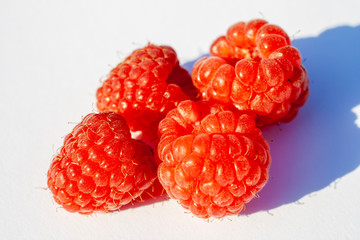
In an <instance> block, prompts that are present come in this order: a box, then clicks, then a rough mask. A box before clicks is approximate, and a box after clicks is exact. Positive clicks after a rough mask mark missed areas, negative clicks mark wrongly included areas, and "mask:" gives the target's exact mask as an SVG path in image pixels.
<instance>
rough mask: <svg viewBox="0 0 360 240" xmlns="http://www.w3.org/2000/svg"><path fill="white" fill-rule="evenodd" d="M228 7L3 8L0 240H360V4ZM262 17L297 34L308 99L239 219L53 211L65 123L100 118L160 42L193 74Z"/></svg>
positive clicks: (270, 133) (155, 210)
mask: <svg viewBox="0 0 360 240" xmlns="http://www.w3.org/2000/svg"><path fill="white" fill-rule="evenodd" d="M222 2H225V1H222ZM222 2H220V1H181V2H177V3H175V1H145V0H144V1H126V2H125V1H106V3H105V2H104V1H97V2H95V1H85V0H84V1H68V2H67V3H64V1H10V0H8V1H0V90H1V95H0V111H1V117H0V124H1V128H0V146H1V147H0V148H1V152H0V182H1V184H0V233H1V239H358V238H359V236H360V228H359V226H360V208H359V206H358V203H359V202H360V191H359V190H360V187H359V182H360V168H359V167H358V166H359V163H360V150H359V149H360V148H359V147H358V146H359V143H360V129H359V128H357V126H356V125H355V123H354V121H355V119H356V116H355V114H354V113H353V112H351V110H352V109H353V108H354V107H355V106H357V105H359V104H360V95H359V90H360V81H359V80H360V72H359V70H358V64H359V63H360V48H359V44H358V43H359V40H360V27H359V24H360V16H359V13H358V11H359V9H360V2H359V1H357V0H354V1H325V0H324V1H313V0H311V1H310V0H306V1H301V2H290V1H265V0H264V1H260V0H257V1H244V2H240V1H227V2H226V3H222ZM262 15H263V16H265V19H266V20H268V21H269V22H271V23H274V24H278V25H280V26H282V27H283V28H284V29H285V30H286V31H287V32H288V34H289V35H291V36H292V35H294V34H295V37H293V39H294V38H295V41H294V45H295V46H297V47H298V48H299V49H300V51H301V52H302V54H303V57H304V59H306V61H305V62H304V65H305V66H306V68H307V69H308V72H309V76H310V79H311V86H310V87H311V96H310V99H309V102H308V103H307V105H306V106H305V107H304V108H303V109H301V111H300V114H299V116H298V117H297V118H296V119H295V121H293V122H291V123H289V124H282V125H280V126H274V127H271V128H268V129H266V130H265V133H264V134H265V136H266V138H267V139H268V140H272V143H271V153H272V156H273V165H272V167H271V170H270V172H271V175H272V178H271V179H270V181H269V183H268V185H266V187H265V188H264V190H263V191H261V192H260V196H261V198H260V199H255V200H253V201H252V202H251V203H250V204H249V205H248V206H247V209H246V211H245V212H244V214H243V215H241V216H232V217H229V218H226V219H223V220H214V221H212V222H210V223H208V222H205V221H204V220H201V219H197V218H195V217H192V216H191V215H190V214H184V209H183V208H182V207H180V206H178V204H177V203H176V202H175V201H165V202H157V203H154V204H150V205H147V206H142V207H137V208H129V209H127V210H124V211H120V212H116V213H112V214H95V215H92V216H81V215H78V214H70V213H67V212H65V211H64V210H63V209H61V208H59V207H58V205H56V204H55V203H54V202H53V201H52V199H51V194H50V192H49V191H48V190H44V189H42V188H44V187H46V172H47V170H48V167H49V164H50V161H51V159H52V156H53V155H54V154H55V153H56V149H58V148H59V147H60V146H61V144H62V141H63V138H62V137H63V136H65V135H66V134H67V133H68V132H69V131H70V130H71V129H72V128H73V126H74V124H72V123H68V122H74V123H77V122H79V121H80V120H81V116H84V115H86V114H87V113H89V112H92V111H95V105H94V104H95V91H96V89H97V88H98V87H99V86H100V82H99V80H100V79H103V78H104V76H106V74H107V73H108V72H109V70H110V69H111V66H115V65H116V64H117V63H118V62H119V61H120V60H121V59H122V58H123V57H125V56H126V54H128V53H130V52H131V51H132V50H134V49H135V48H138V47H141V46H143V45H144V44H146V43H147V42H148V41H151V42H153V43H155V44H168V45H171V46H173V47H174V48H175V49H176V51H177V53H178V56H179V59H180V60H181V63H183V64H185V63H186V64H185V66H187V67H190V66H191V63H190V62H193V61H194V60H195V59H196V58H198V57H200V56H201V55H203V54H206V53H207V52H208V47H209V45H210V44H211V42H212V41H213V40H214V39H215V38H216V37H217V36H218V35H220V34H224V33H225V31H226V29H227V27H229V26H230V25H231V24H233V23H235V22H237V21H242V20H244V21H248V20H250V19H253V18H261V17H262ZM346 26H352V27H346ZM298 30H301V31H300V32H298ZM119 56H120V57H119ZM245 214H246V215H245ZM205 237H206V238H205Z"/></svg>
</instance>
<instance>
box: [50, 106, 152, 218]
mask: <svg viewBox="0 0 360 240" xmlns="http://www.w3.org/2000/svg"><path fill="white" fill-rule="evenodd" d="M153 156H154V154H153V151H152V149H151V148H150V147H149V146H148V145H146V144H145V143H143V142H141V141H140V140H134V139H131V135H130V129H129V127H128V125H127V123H126V121H125V119H124V118H123V117H121V116H120V115H119V114H116V113H112V112H104V113H100V114H95V113H92V114H89V115H87V116H86V117H85V118H84V119H83V120H82V122H81V123H79V124H78V125H76V126H75V128H74V129H73V130H72V132H71V133H70V134H68V135H67V136H66V137H65V140H64V146H63V147H62V148H61V150H60V153H59V154H58V155H57V156H56V157H55V158H54V159H53V161H52V163H51V165H50V169H49V171H48V174H47V177H48V181H47V183H48V187H49V189H50V190H51V191H52V193H53V195H54V199H55V201H56V202H57V203H58V204H60V205H62V206H63V207H64V208H65V209H66V210H67V211H69V212H78V213H82V214H90V213H92V212H94V211H106V212H108V211H114V210H118V209H119V208H120V207H121V206H123V205H125V204H128V203H130V202H131V201H132V200H134V199H135V198H137V197H138V196H140V194H141V193H142V192H143V191H144V190H146V189H147V188H148V187H150V186H151V185H152V183H153V182H154V180H155V179H156V164H155V162H154V159H153Z"/></svg>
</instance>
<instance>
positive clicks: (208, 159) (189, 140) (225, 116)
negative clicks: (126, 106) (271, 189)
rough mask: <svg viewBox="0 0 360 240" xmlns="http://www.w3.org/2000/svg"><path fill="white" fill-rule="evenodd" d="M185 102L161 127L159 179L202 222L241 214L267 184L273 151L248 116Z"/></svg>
mask: <svg viewBox="0 0 360 240" xmlns="http://www.w3.org/2000/svg"><path fill="white" fill-rule="evenodd" d="M209 105H210V104H209V103H207V102H202V101H200V102H193V101H191V100H186V101H183V102H181V103H180V104H179V105H178V106H177V108H176V109H173V110H171V111H170V112H169V113H168V114H167V116H166V117H165V118H164V119H163V120H162V121H161V122H160V124H159V129H158V134H159V136H160V143H159V145H158V155H159V158H160V159H161V160H162V163H161V164H160V165H159V168H158V178H159V180H160V183H161V184H162V185H163V187H164V188H165V190H166V191H167V193H168V194H169V196H170V197H171V198H174V199H177V200H179V201H180V202H181V205H182V206H183V207H185V208H186V209H189V210H190V211H191V212H192V213H193V214H195V215H196V216H198V217H202V218H208V217H216V218H222V217H224V216H225V215H227V214H237V213H239V212H240V211H241V210H242V209H243V207H244V204H245V203H247V202H249V201H250V200H251V199H252V198H253V197H254V196H256V194H257V192H258V191H260V190H261V189H262V188H263V186H264V185H265V184H266V182H267V179H268V170H269V166H270V161H271V160H270V154H269V146H268V144H267V143H266V142H265V140H264V139H263V137H262V133H261V131H260V130H259V129H258V128H256V126H255V121H254V119H253V118H252V117H250V116H249V115H247V114H240V113H234V112H232V111H227V110H222V109H221V108H216V107H215V108H214V107H210V106H209Z"/></svg>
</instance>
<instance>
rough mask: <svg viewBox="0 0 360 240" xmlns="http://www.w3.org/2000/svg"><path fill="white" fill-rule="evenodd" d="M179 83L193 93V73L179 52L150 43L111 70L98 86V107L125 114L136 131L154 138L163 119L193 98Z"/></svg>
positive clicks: (145, 136)
mask: <svg viewBox="0 0 360 240" xmlns="http://www.w3.org/2000/svg"><path fill="white" fill-rule="evenodd" d="M179 86H180V87H184V89H186V91H189V93H190V94H191V95H193V93H192V92H191V91H192V90H191V89H194V87H191V86H192V80H191V77H190V76H189V74H188V73H187V71H186V70H185V69H183V68H182V67H181V66H180V65H179V61H178V59H177V56H176V52H175V51H174V50H173V49H172V48H171V47H168V46H156V45H152V44H149V45H148V46H146V47H144V48H141V49H137V50H135V51H134V52H133V53H132V54H131V55H130V56H128V57H127V58H126V59H125V61H123V62H122V63H120V64H119V65H118V66H117V67H115V68H114V69H113V70H112V71H111V72H110V75H109V77H108V79H107V80H106V81H105V82H104V83H103V85H102V87H100V88H99V89H98V90H97V94H96V96H97V107H98V109H99V110H100V111H114V112H116V113H119V114H121V115H122V116H124V118H125V119H126V121H127V123H128V124H129V126H130V129H131V130H132V131H142V135H143V138H144V139H146V140H150V141H153V140H154V139H155V138H156V131H157V126H158V123H159V121H160V120H161V119H162V118H163V117H164V116H165V115H166V113H167V112H168V111H169V110H170V109H172V108H174V107H175V106H176V105H177V103H178V102H180V101H182V100H185V99H188V98H189V97H188V96H186V95H185V94H184V92H183V91H182V90H181V88H180V87H179Z"/></svg>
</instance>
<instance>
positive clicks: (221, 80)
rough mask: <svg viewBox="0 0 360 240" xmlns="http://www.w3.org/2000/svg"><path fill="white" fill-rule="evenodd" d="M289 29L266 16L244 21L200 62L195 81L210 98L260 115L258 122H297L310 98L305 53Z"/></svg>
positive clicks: (206, 96) (206, 97)
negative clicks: (298, 46)
mask: <svg viewBox="0 0 360 240" xmlns="http://www.w3.org/2000/svg"><path fill="white" fill-rule="evenodd" d="M290 44H291V42H290V39H289V37H288V35H287V34H286V33H285V32H284V30H283V29H282V28H280V27H278V26H276V25H272V24H269V23H267V22H266V21H264V20H252V21H250V22H248V23H245V22H239V23H236V24H234V25H233V26H231V27H230V28H229V29H228V31H227V34H226V36H221V37H219V38H218V39H217V40H216V41H215V42H214V43H213V44H212V46H211V48H210V53H211V55H212V56H211V57H205V58H202V59H200V60H199V61H198V62H197V63H195V65H194V68H193V72H192V79H193V83H194V85H195V87H196V88H198V89H199V91H200V92H201V95H202V98H203V99H205V100H208V99H212V100H215V101H219V102H222V103H225V104H233V105H234V106H235V107H236V108H237V109H239V110H241V111H252V112H254V113H256V114H257V116H258V119H257V124H258V126H263V125H271V124H274V123H277V122H288V121H290V120H292V119H293V118H294V117H295V116H296V114H297V112H298V110H299V108H300V107H301V106H303V105H304V104H305V102H306V101H307V99H308V96H309V79H308V75H307V72H306V70H305V68H304V66H302V65H301V54H300V52H299V51H298V50H297V49H296V48H295V47H293V46H291V45H290Z"/></svg>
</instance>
